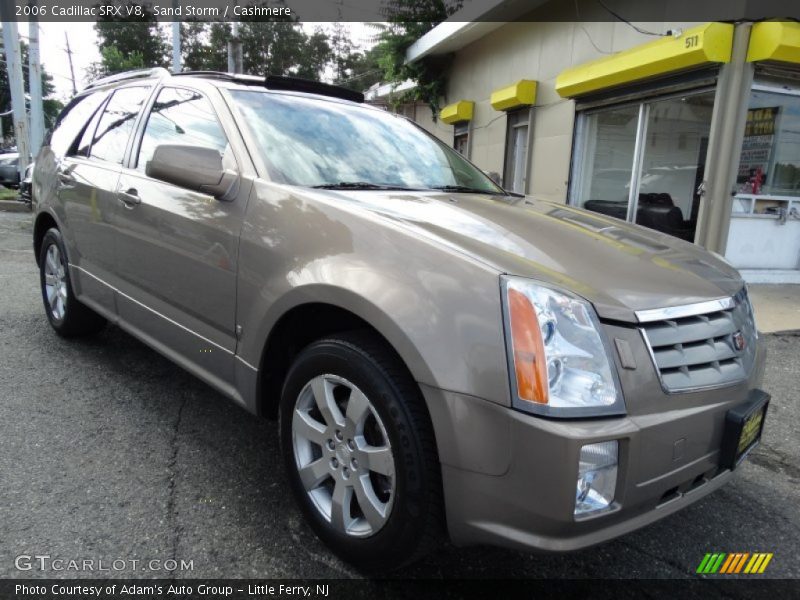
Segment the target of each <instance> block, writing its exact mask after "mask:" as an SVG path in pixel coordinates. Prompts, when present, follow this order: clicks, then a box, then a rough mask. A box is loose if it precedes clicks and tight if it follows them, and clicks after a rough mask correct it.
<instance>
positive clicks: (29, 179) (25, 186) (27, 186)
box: [19, 161, 36, 204]
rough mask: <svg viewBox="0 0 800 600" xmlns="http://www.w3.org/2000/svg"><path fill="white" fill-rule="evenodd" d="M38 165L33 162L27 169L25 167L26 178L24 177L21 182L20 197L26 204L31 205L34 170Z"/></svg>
mask: <svg viewBox="0 0 800 600" xmlns="http://www.w3.org/2000/svg"><path fill="white" fill-rule="evenodd" d="M35 165H36V162H35V161H31V162H30V163H29V164H28V166H27V167H25V177H23V179H22V181H20V182H19V197H20V200H22V201H23V202H25V203H26V204H31V200H32V197H31V185H32V183H33V168H34V166H35Z"/></svg>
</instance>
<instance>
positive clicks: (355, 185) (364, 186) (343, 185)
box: [311, 181, 415, 191]
mask: <svg viewBox="0 0 800 600" xmlns="http://www.w3.org/2000/svg"><path fill="white" fill-rule="evenodd" d="M311 187H313V188H315V189H318V190H404V191H412V190H414V189H415V188H409V187H403V186H402V185H392V184H381V183H369V182H368V181H340V182H339V183H323V184H320V185H312V186H311Z"/></svg>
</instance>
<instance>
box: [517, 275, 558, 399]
mask: <svg viewBox="0 0 800 600" xmlns="http://www.w3.org/2000/svg"><path fill="white" fill-rule="evenodd" d="M508 312H509V321H510V325H511V345H512V347H513V349H514V372H515V373H516V376H517V377H516V378H517V395H518V396H519V398H520V400H527V401H528V402H535V403H536V404H547V402H548V384H547V364H546V360H547V359H546V357H545V352H544V343H543V342H542V332H541V330H540V329H539V319H537V318H536V311H535V310H534V308H533V304H532V303H531V301H530V299H528V297H527V296H526V295H525V294H523V293H522V292H520V291H518V290H514V289H509V290H508Z"/></svg>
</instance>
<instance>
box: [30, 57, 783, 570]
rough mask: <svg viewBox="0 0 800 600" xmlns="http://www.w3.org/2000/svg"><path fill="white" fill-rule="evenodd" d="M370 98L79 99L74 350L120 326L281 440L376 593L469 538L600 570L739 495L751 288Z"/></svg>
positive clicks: (56, 176)
mask: <svg viewBox="0 0 800 600" xmlns="http://www.w3.org/2000/svg"><path fill="white" fill-rule="evenodd" d="M362 100H363V98H361V95H360V94H356V93H353V92H349V91H347V90H342V89H340V88H335V87H332V86H327V85H323V84H312V83H309V82H304V81H301V80H293V79H286V78H275V77H268V78H266V79H265V78H258V77H249V76H239V75H231V74H225V73H182V74H180V75H169V74H168V73H167V72H166V71H163V70H153V71H143V72H132V73H127V74H123V75H121V76H116V77H112V78H107V79H103V80H100V81H98V82H96V83H95V84H93V85H91V86H90V87H89V88H88V89H87V90H85V91H84V92H82V93H81V94H79V95H78V96H77V97H76V98H75V99H74V100H73V101H72V102H70V104H69V105H68V106H67V107H66V108H65V109H64V111H63V113H62V114H61V116H60V117H59V120H58V122H57V124H56V126H55V128H54V130H53V131H52V133H51V134H50V135H49V136H48V139H47V140H46V141H45V145H44V147H43V149H42V151H41V153H40V155H39V156H38V158H37V159H36V169H35V172H34V177H33V202H34V206H35V210H36V221H35V231H34V250H35V253H36V259H37V262H38V264H39V267H40V270H41V289H42V298H43V300H44V308H45V313H46V315H47V318H48V319H49V321H50V323H51V325H52V326H53V328H54V329H55V331H56V332H57V333H58V334H61V335H63V336H75V335H82V334H89V333H92V332H95V331H97V330H98V329H100V328H101V327H103V326H104V324H105V323H106V322H111V323H113V324H115V325H117V326H119V327H121V328H122V329H124V330H126V331H128V332H130V333H131V334H132V335H134V336H136V337H137V338H139V339H141V340H142V341H144V342H145V343H146V344H149V345H150V346H151V347H152V348H153V349H155V350H156V351H158V352H160V353H162V354H163V355H165V356H167V357H168V358H170V359H172V360H173V361H175V362H176V363H177V364H179V365H180V366H181V367H183V368H185V369H187V370H188V371H190V372H192V373H194V374H195V375H196V376H197V377H199V378H201V379H202V380H204V381H205V382H207V383H208V384H209V385H211V386H212V387H214V388H216V389H217V390H219V391H220V392H221V393H223V394H224V395H226V396H227V397H229V398H230V399H232V400H233V401H234V402H236V403H238V404H240V405H241V406H242V407H244V408H245V409H247V410H248V411H251V412H252V413H254V414H257V415H264V416H266V417H270V418H277V419H279V422H280V426H279V430H280V436H281V445H282V449H283V458H284V461H285V466H286V469H287V472H288V476H289V480H290V483H291V487H292V489H293V492H294V494H295V496H296V498H297V502H298V504H299V506H300V508H301V509H302V512H303V513H304V515H305V517H306V518H307V520H308V523H309V525H310V526H311V527H312V528H313V529H314V531H315V532H316V533H317V534H318V535H319V537H320V538H321V539H322V540H324V542H326V543H327V544H328V545H329V546H330V547H331V548H332V549H333V550H334V551H335V552H336V553H338V554H339V555H340V556H342V557H343V558H344V559H346V560H348V561H350V562H352V563H354V564H356V565H359V566H360V567H363V568H367V569H388V568H394V567H398V566H400V565H402V564H404V563H407V562H408V561H411V560H414V559H415V558H417V557H419V556H421V555H422V554H423V553H424V552H426V551H427V550H429V549H430V548H431V547H432V545H433V544H435V543H436V541H437V540H439V539H441V538H442V537H443V536H445V535H447V536H449V538H450V539H451V540H452V541H453V542H455V543H456V544H460V545H466V544H477V543H489V544H497V545H502V546H511V547H516V548H521V549H529V550H531V549H536V550H544V551H567V550H573V549H578V548H583V547H586V546H589V545H592V544H596V543H599V542H603V541H605V540H608V539H610V538H613V537H615V536H619V535H621V534H624V533H626V532H629V531H632V530H634V529H636V528H638V527H641V526H643V525H647V524H648V523H651V522H653V521H655V520H657V519H660V518H662V517H665V516H667V515H669V514H671V513H674V512H675V511H677V510H679V509H681V508H683V507H685V506H687V505H689V504H690V503H692V502H694V501H696V500H698V499H699V498H702V497H703V496H705V495H706V494H708V493H710V492H712V491H713V490H715V489H717V488H718V487H720V486H721V485H723V484H724V483H725V482H726V481H728V480H729V479H730V478H731V476H732V475H733V472H734V471H735V469H736V467H737V465H738V464H739V462H740V461H741V460H742V459H743V458H744V456H745V455H746V454H747V453H748V452H749V451H750V450H751V449H752V448H753V447H754V446H755V445H756V444H757V443H758V440H759V438H760V435H761V429H762V427H763V423H764V416H765V413H766V408H767V404H768V401H769V396H768V395H767V394H765V393H764V392H763V391H761V390H760V389H759V387H760V385H761V381H762V374H763V370H764V348H763V346H762V345H761V344H760V343H759V339H758V334H757V331H756V327H755V323H754V320H753V313H752V310H751V307H750V303H749V301H748V298H747V292H746V290H745V287H744V284H743V282H742V280H741V278H740V277H739V274H738V273H737V272H736V271H735V270H734V269H733V268H731V267H730V266H729V265H727V264H726V263H725V262H724V261H723V260H721V259H720V258H719V257H717V256H715V255H712V254H710V253H709V252H706V251H704V250H703V249H702V248H699V247H697V246H695V245H692V244H689V243H686V242H683V241H680V240H678V239H676V238H673V237H669V236H667V235H664V234H660V233H657V232H653V231H650V230H647V229H643V228H641V227H638V226H635V225H630V224H627V223H624V222H622V221H619V220H616V219H614V218H611V217H608V216H604V215H598V214H593V213H590V212H586V211H583V210H579V209H576V208H573V207H571V206H566V205H564V204H559V203H552V202H543V201H538V200H534V199H533V198H528V197H523V196H519V195H515V194H510V193H507V192H505V191H504V190H503V189H501V188H499V187H498V186H497V185H495V184H494V183H493V182H492V181H491V180H490V179H489V178H488V177H487V176H485V175H484V174H483V173H482V172H481V171H479V170H478V169H477V168H476V167H474V166H473V165H472V164H470V163H469V162H468V161H467V160H465V159H464V158H463V157H461V155H459V154H458V153H456V152H454V151H453V150H452V149H451V148H449V147H447V146H446V145H445V144H443V143H442V142H440V141H438V140H437V139H435V138H434V137H431V136H430V135H428V134H427V133H426V132H424V131H423V130H422V129H420V128H418V127H417V126H416V125H415V124H413V123H412V122H409V121H407V120H405V119H402V118H400V117H397V116H393V115H391V114H388V113H387V112H384V111H382V110H379V109H377V108H372V107H368V106H365V105H363V104H362V103H361V101H362ZM109 410H114V407H113V401H110V405H109Z"/></svg>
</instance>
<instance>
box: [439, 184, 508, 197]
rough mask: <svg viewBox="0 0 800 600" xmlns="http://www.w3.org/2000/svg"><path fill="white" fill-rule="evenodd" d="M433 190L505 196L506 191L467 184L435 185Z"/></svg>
mask: <svg viewBox="0 0 800 600" xmlns="http://www.w3.org/2000/svg"><path fill="white" fill-rule="evenodd" d="M431 189H432V190H440V191H442V192H457V193H459V192H463V193H465V194H491V195H493V196H505V195H506V194H505V192H494V191H491V190H481V189H478V188H473V187H469V186H467V185H434V186H432V187H431Z"/></svg>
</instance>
